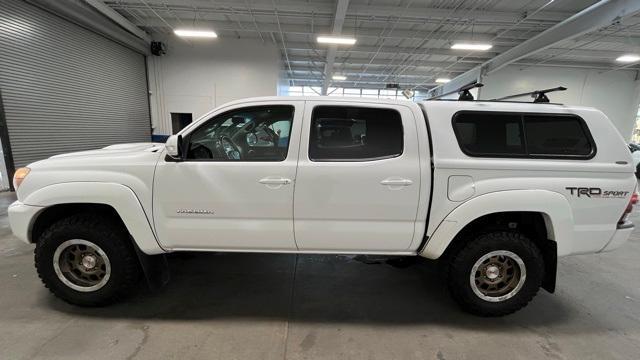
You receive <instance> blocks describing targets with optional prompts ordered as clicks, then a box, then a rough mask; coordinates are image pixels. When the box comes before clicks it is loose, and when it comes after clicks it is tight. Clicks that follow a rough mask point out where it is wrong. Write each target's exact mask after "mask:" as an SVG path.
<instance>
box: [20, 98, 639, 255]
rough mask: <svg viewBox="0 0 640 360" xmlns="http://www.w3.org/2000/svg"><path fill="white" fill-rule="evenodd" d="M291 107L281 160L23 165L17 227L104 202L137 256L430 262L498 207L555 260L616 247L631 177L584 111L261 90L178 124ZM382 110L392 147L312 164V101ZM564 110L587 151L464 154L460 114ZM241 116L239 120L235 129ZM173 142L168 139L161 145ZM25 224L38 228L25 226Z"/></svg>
mask: <svg viewBox="0 0 640 360" xmlns="http://www.w3.org/2000/svg"><path fill="white" fill-rule="evenodd" d="M265 105H269V106H270V105H286V106H291V107H293V109H294V112H293V114H294V115H293V121H292V127H291V130H290V134H289V136H288V138H289V139H288V141H289V144H288V148H287V151H286V158H285V159H284V160H283V161H189V160H186V161H175V160H172V158H171V157H170V156H168V154H167V151H168V150H167V149H170V150H172V151H169V152H175V151H176V150H175V146H176V144H175V141H176V139H177V138H176V137H175V136H174V137H172V138H171V139H170V140H169V142H168V143H167V146H166V147H165V145H163V144H154V143H148V144H126V145H114V146H110V147H107V148H104V149H100V150H95V151H85V152H79V153H72V154H64V155H59V156H54V157H52V158H50V159H46V160H43V161H39V162H36V163H33V164H30V165H29V168H30V173H29V175H28V176H27V177H26V178H25V179H24V181H23V182H22V184H21V185H20V186H19V187H18V188H17V197H18V201H16V202H15V203H14V204H12V205H11V206H10V208H9V219H10V223H11V228H12V229H13V232H14V233H15V235H16V236H17V237H19V238H20V239H22V240H24V241H26V242H28V243H33V242H36V241H37V236H38V234H39V231H40V230H38V229H37V226H36V225H34V224H36V222H37V220H38V218H39V216H40V215H41V214H42V213H44V212H45V211H46V209H48V208H51V207H52V206H55V205H61V204H74V203H83V204H92V203H96V204H105V205H108V206H110V207H112V208H113V209H115V211H116V212H117V214H118V215H119V216H120V218H121V219H122V222H123V223H124V224H125V226H126V228H127V230H128V232H129V233H130V234H131V237H132V238H133V240H134V241H135V243H136V245H137V246H138V247H139V248H140V250H142V252H144V253H146V254H149V255H153V254H161V253H165V252H172V251H243V252H290V253H352V254H387V255H420V256H423V257H426V258H429V259H437V258H439V257H441V255H442V254H443V253H444V252H445V251H446V250H447V248H448V247H449V245H450V243H451V242H452V241H453V240H454V239H455V238H456V236H457V235H458V234H460V233H461V231H462V230H463V229H464V228H465V227H466V226H467V225H469V224H470V223H472V222H473V221H475V220H477V219H479V218H481V217H482V216H484V215H489V214H494V213H502V212H531V213H537V214H539V215H540V216H542V218H543V219H544V225H545V231H546V237H547V240H550V241H553V242H555V245H556V247H557V253H556V255H557V256H565V255H570V254H583V253H596V252H600V251H604V250H612V249H614V248H616V247H618V246H620V245H621V244H622V243H624V241H626V239H627V238H628V237H629V235H630V234H631V232H632V230H633V226H632V224H629V223H626V222H619V220H620V218H621V215H622V213H623V211H624V210H625V208H626V207H627V205H628V204H629V200H630V197H631V194H632V193H633V192H634V191H635V188H636V178H635V176H634V171H635V169H634V167H633V163H632V159H631V155H630V153H629V150H628V149H627V146H626V144H625V141H624V139H623V138H622V136H621V135H620V134H619V133H618V132H617V130H616V129H615V127H614V126H613V125H612V124H611V122H610V121H609V120H608V119H607V118H606V116H605V115H604V114H603V113H602V112H600V111H598V110H595V109H592V108H586V107H575V106H564V105H556V104H534V103H520V102H483V101H425V102H421V103H413V102H409V101H385V100H378V99H361V98H354V99H348V98H333V97H309V98H302V97H265V98H252V99H246V100H241V101H235V102H232V103H228V104H225V105H223V106H221V107H219V108H217V109H215V110H213V111H211V112H209V113H207V114H205V115H204V116H202V117H201V118H200V119H198V120H196V121H194V122H193V123H192V124H191V125H189V126H188V127H187V128H185V129H183V130H182V132H181V133H180V134H181V136H182V138H187V137H188V136H189V135H190V134H191V133H193V132H194V131H196V130H197V129H198V128H199V127H200V126H202V124H205V123H206V122H207V120H209V119H211V118H215V117H216V116H217V115H219V114H223V113H227V112H229V111H230V110H234V109H242V108H247V107H256V106H265ZM326 105H331V106H338V107H340V106H344V107H349V106H357V107H364V108H371V109H387V110H393V111H396V112H397V113H399V114H400V116H401V121H402V129H403V135H402V152H401V154H400V155H399V156H395V157H390V158H383V159H373V160H364V161H321V162H318V161H312V159H310V156H309V153H310V152H309V143H310V136H311V135H310V134H311V133H312V129H311V121H310V119H311V117H312V113H313V111H314V109H315V108H316V107H318V106H326ZM476 111H477V112H485V111H490V112H501V113H505V114H508V113H523V114H554V115H557V114H568V115H573V116H578V117H579V118H581V119H582V120H583V121H584V124H586V126H587V127H588V129H589V132H590V136H591V137H592V139H593V142H594V144H595V148H594V149H593V150H594V151H593V154H592V156H591V157H589V158H588V159H587V158H584V159H570V158H550V157H541V158H535V157H522V158H518V157H491V156H480V157H475V156H469V155H468V154H465V153H464V151H463V150H462V148H461V145H460V144H459V142H458V141H456V134H455V131H454V126H453V125H452V119H453V118H454V117H455V116H456V114H457V113H460V112H476ZM239 126H240V125H239ZM172 147H174V148H173V149H172ZM34 226H35V230H34Z"/></svg>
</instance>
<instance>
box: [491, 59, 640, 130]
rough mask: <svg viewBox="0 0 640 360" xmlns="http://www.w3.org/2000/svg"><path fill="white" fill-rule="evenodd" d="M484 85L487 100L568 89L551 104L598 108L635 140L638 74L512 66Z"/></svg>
mask: <svg viewBox="0 0 640 360" xmlns="http://www.w3.org/2000/svg"><path fill="white" fill-rule="evenodd" d="M482 83H483V84H484V85H485V86H484V87H483V88H482V89H481V90H480V98H481V99H483V100H487V99H493V98H497V97H501V96H506V95H510V94H517V93H523V92H528V91H533V90H537V89H546V88H552V87H556V86H565V87H567V88H568V90H566V91H563V92H555V93H551V94H549V95H548V96H549V99H551V102H558V103H563V104H567V105H582V106H591V107H595V108H597V109H599V110H601V111H602V112H604V113H605V114H606V115H607V116H608V117H609V119H611V121H612V122H613V123H614V124H615V125H616V127H617V128H618V130H619V131H620V133H621V134H622V136H624V137H625V138H626V139H629V138H630V137H631V132H632V131H633V128H634V126H635V121H636V114H637V113H638V104H639V103H640V81H638V80H636V72H635V71H626V70H619V71H610V72H604V71H603V70H589V69H577V68H576V69H573V68H559V67H542V66H541V67H522V66H517V65H511V66H507V67H505V68H504V69H501V70H498V71H496V72H495V73H491V74H489V75H487V76H485V77H483V78H482ZM520 99H521V100H523V101H527V98H520ZM520 99H516V100H520ZM530 100H533V99H530Z"/></svg>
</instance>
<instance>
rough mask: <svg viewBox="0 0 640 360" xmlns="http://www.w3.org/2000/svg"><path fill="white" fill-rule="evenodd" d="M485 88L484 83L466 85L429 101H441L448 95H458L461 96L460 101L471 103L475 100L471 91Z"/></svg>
mask: <svg viewBox="0 0 640 360" xmlns="http://www.w3.org/2000/svg"><path fill="white" fill-rule="evenodd" d="M483 86H484V84H482V83H473V84H469V85H465V86H463V87H461V88H458V89H456V90H452V91H449V92H446V93H443V94H440V95H436V96H434V97H430V98H429V99H427V100H435V99H439V98H441V97H443V96H447V95H451V94H455V93H458V95H460V96H459V97H458V100H459V101H471V100H473V95H471V93H470V92H469V90H471V89H474V88H480V87H483Z"/></svg>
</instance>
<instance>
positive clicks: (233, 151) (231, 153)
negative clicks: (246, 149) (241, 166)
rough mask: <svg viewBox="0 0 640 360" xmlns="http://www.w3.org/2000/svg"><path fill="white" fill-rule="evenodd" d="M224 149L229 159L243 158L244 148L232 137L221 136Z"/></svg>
mask: <svg viewBox="0 0 640 360" xmlns="http://www.w3.org/2000/svg"><path fill="white" fill-rule="evenodd" d="M220 144H221V145H222V151H223V153H224V155H225V156H226V157H227V159H229V160H241V157H242V150H241V149H240V147H238V145H236V144H235V143H234V142H233V140H231V138H230V137H228V136H226V135H222V136H221V137H220Z"/></svg>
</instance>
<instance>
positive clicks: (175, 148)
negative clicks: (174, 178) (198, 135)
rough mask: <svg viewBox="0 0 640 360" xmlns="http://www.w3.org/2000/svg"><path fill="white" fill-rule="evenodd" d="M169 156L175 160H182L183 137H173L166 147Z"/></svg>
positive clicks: (169, 139)
mask: <svg viewBox="0 0 640 360" xmlns="http://www.w3.org/2000/svg"><path fill="white" fill-rule="evenodd" d="M164 147H165V149H167V155H169V156H170V157H171V158H172V159H174V160H182V135H171V136H169V138H168V139H167V142H166V143H165V145H164Z"/></svg>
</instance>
